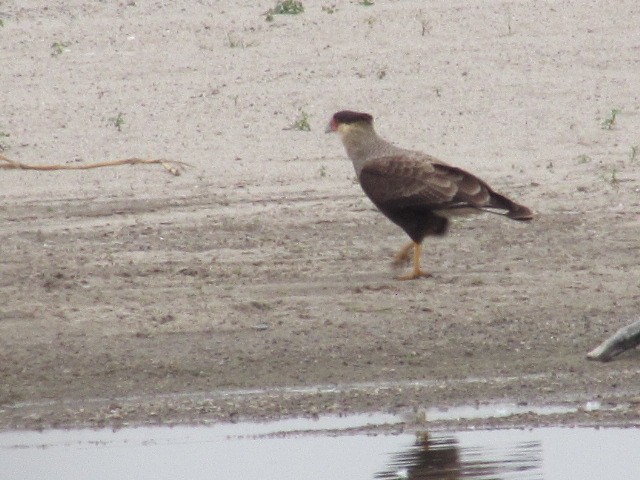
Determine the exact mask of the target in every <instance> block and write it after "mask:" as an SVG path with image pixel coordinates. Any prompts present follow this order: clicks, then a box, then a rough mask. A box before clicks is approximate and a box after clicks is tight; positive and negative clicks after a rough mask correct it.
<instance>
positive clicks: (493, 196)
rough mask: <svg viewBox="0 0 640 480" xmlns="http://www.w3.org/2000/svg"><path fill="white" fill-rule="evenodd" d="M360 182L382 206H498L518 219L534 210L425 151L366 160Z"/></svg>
mask: <svg viewBox="0 0 640 480" xmlns="http://www.w3.org/2000/svg"><path fill="white" fill-rule="evenodd" d="M360 184H361V185H362V189H363V190H364V192H365V193H366V194H367V196H368V197H369V198H370V199H371V200H372V201H373V203H374V204H376V205H377V206H378V207H379V208H382V209H384V208H385V207H386V208H388V207H389V206H393V208H403V207H413V206H421V207H426V208H430V209H433V210H435V211H437V210H454V209H463V208H476V209H482V208H497V209H502V210H507V211H508V213H507V215H509V216H511V217H512V218H517V219H522V220H524V219H529V218H531V211H530V210H529V209H528V208H526V207H523V206H521V205H518V204H516V203H515V202H512V201H511V200H509V199H508V198H506V197H504V196H503V195H500V194H498V193H496V192H494V191H493V190H492V189H491V187H489V185H487V184H486V183H485V182H483V181H482V180H480V179H479V178H478V177H476V176H474V175H472V174H470V173H468V172H466V171H464V170H462V169H460V168H457V167H452V166H450V165H447V164H445V163H442V162H440V161H439V160H436V159H435V158H433V157H429V156H427V155H422V154H416V155H411V154H405V155H398V156H388V157H380V158H376V159H374V160H370V161H369V162H367V163H366V164H365V165H364V167H363V168H362V170H361V172H360Z"/></svg>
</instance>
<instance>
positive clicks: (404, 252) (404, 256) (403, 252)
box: [393, 242, 413, 265]
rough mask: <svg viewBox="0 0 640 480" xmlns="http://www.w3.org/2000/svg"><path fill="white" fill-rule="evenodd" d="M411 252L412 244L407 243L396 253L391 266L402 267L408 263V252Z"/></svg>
mask: <svg viewBox="0 0 640 480" xmlns="http://www.w3.org/2000/svg"><path fill="white" fill-rule="evenodd" d="M411 250H413V242H409V243H407V244H406V245H405V246H404V247H402V248H401V249H400V251H399V252H398V253H396V254H395V256H394V257H393V264H394V265H403V264H405V263H409V252H410V251H411Z"/></svg>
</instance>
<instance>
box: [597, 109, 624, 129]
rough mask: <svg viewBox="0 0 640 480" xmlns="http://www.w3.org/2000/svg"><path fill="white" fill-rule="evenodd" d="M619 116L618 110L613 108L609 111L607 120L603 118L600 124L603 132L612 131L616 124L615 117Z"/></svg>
mask: <svg viewBox="0 0 640 480" xmlns="http://www.w3.org/2000/svg"><path fill="white" fill-rule="evenodd" d="M619 114H620V110H619V109H618V108H614V109H612V110H611V113H610V114H609V116H608V117H607V118H605V119H604V120H603V121H602V123H601V124H600V125H601V126H602V129H603V130H613V127H614V126H615V124H616V117H617V116H618V115H619Z"/></svg>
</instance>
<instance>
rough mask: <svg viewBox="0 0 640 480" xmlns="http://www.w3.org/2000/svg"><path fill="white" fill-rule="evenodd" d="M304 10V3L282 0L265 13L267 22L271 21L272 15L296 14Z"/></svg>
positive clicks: (295, 0) (294, 0)
mask: <svg viewBox="0 0 640 480" xmlns="http://www.w3.org/2000/svg"><path fill="white" fill-rule="evenodd" d="M302 12H304V5H302V2H299V1H297V0H282V1H280V2H278V3H277V4H276V6H275V7H273V8H270V9H269V10H267V13H265V17H266V20H267V22H272V21H273V16H274V15H298V14H299V13H302Z"/></svg>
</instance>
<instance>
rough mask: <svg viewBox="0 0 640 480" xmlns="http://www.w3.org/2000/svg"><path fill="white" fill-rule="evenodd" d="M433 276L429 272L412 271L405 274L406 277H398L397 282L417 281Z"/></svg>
mask: <svg viewBox="0 0 640 480" xmlns="http://www.w3.org/2000/svg"><path fill="white" fill-rule="evenodd" d="M432 276H433V275H431V274H430V273H429V272H423V271H422V270H417V271H416V270H412V271H411V272H409V273H407V274H405V275H400V276H399V277H396V280H416V279H418V278H429V277H432Z"/></svg>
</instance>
